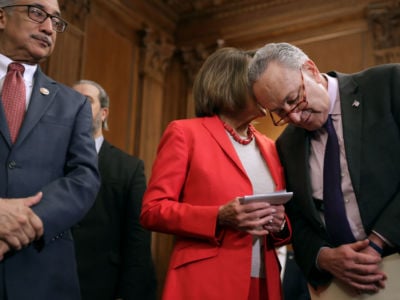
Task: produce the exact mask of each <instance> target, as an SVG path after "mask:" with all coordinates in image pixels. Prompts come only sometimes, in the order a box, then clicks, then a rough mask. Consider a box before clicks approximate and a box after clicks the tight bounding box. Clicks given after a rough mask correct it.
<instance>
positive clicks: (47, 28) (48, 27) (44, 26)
mask: <svg viewBox="0 0 400 300" xmlns="http://www.w3.org/2000/svg"><path fill="white" fill-rule="evenodd" d="M40 30H41V31H44V32H46V33H47V34H49V35H50V34H52V33H53V23H52V21H51V19H50V18H46V20H44V22H43V23H41V24H40Z"/></svg>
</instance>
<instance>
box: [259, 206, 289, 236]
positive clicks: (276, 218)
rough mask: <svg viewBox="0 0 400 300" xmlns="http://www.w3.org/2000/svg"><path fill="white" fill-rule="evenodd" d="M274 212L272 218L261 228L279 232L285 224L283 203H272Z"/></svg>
mask: <svg viewBox="0 0 400 300" xmlns="http://www.w3.org/2000/svg"><path fill="white" fill-rule="evenodd" d="M273 207H274V208H275V210H276V212H275V213H274V214H273V215H272V219H271V220H269V221H268V223H266V224H265V225H263V228H264V229H266V230H268V231H269V232H273V233H274V232H281V231H282V230H283V229H284V228H285V225H286V218H285V207H284V206H283V205H273Z"/></svg>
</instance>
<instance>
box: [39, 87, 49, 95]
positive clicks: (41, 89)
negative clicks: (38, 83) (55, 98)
mask: <svg viewBox="0 0 400 300" xmlns="http://www.w3.org/2000/svg"><path fill="white" fill-rule="evenodd" d="M40 93H41V94H42V95H45V96H47V95H48V94H50V92H49V90H48V89H46V88H44V87H42V88H40Z"/></svg>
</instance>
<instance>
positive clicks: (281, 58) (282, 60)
mask: <svg viewBox="0 0 400 300" xmlns="http://www.w3.org/2000/svg"><path fill="white" fill-rule="evenodd" d="M308 59H309V58H308V56H307V55H306V54H305V53H304V52H303V51H302V50H301V49H300V48H297V47H296V46H293V45H291V44H288V43H270V44H266V45H265V46H263V47H261V48H260V49H258V50H257V52H256V54H255V55H254V57H253V59H252V60H251V63H250V66H249V73H248V76H249V84H250V86H253V85H254V83H255V82H256V81H257V80H258V79H259V78H260V77H261V75H262V74H263V73H264V72H265V70H266V69H267V68H268V65H269V64H270V63H271V62H277V63H279V64H281V65H283V66H285V67H287V68H289V69H300V68H301V66H302V65H303V64H304V63H305V62H306V61H307V60H308Z"/></svg>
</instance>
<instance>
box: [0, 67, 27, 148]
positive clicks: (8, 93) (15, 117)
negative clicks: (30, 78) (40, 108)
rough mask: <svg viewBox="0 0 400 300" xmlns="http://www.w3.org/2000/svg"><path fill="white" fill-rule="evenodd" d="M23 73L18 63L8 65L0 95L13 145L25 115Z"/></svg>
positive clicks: (22, 68)
mask: <svg viewBox="0 0 400 300" xmlns="http://www.w3.org/2000/svg"><path fill="white" fill-rule="evenodd" d="M24 71H25V68H24V66H23V65H21V64H19V63H11V64H9V65H8V70H7V75H6V78H5V80H4V84H3V91H2V95H1V98H2V100H3V106H4V112H5V114H6V119H7V123H8V129H9V131H10V136H11V141H12V142H13V143H14V142H15V140H16V139H17V136H18V132H19V129H20V127H21V124H22V121H23V119H24V115H25V106H26V93H25V83H24V78H23V74H24Z"/></svg>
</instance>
